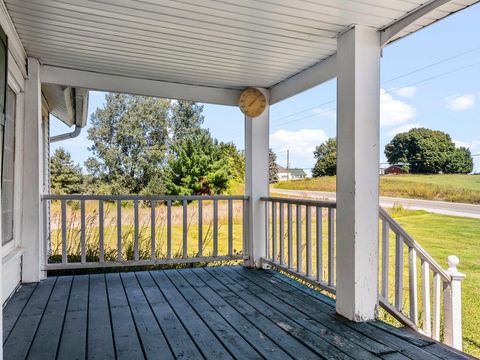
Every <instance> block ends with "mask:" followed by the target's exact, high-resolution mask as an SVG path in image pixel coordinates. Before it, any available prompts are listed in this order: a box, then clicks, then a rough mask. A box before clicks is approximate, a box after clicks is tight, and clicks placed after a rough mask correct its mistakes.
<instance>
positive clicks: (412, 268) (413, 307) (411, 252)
mask: <svg viewBox="0 0 480 360" xmlns="http://www.w3.org/2000/svg"><path fill="white" fill-rule="evenodd" d="M408 270H409V271H408V282H409V284H408V287H409V289H408V290H409V298H410V320H411V321H412V322H413V323H414V324H415V325H418V305H417V252H416V251H415V249H414V248H412V247H409V249H408Z"/></svg>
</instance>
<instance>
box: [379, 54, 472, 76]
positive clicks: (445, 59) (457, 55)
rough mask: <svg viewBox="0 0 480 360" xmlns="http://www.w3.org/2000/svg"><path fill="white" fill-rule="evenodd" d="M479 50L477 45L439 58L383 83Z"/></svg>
mask: <svg viewBox="0 0 480 360" xmlns="http://www.w3.org/2000/svg"><path fill="white" fill-rule="evenodd" d="M478 50H480V47H476V48H473V49H470V50H467V51H464V52H462V53H459V54H456V55H453V56H450V57H448V58H444V59H442V60H439V61H437V62H434V63H432V64H429V65H425V66H422V67H419V68H417V69H415V70H412V71H410V72H407V73H404V74H402V75H399V76H396V77H394V78H391V79H388V80H386V81H384V82H383V84H388V83H389V82H392V81H395V80H397V79H400V78H403V77H405V76H409V75H412V74H415V73H417V72H419V71H423V70H426V69H429V68H431V67H433V66H436V65H439V64H443V63H445V62H447V61H450V60H453V59H456V58H458V57H460V56H463V55H466V54H470V53H472V52H475V51H478Z"/></svg>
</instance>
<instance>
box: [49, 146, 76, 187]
mask: <svg viewBox="0 0 480 360" xmlns="http://www.w3.org/2000/svg"><path fill="white" fill-rule="evenodd" d="M50 182H51V192H52V194H81V193H82V190H83V175H82V170H81V168H80V166H79V165H77V164H75V163H74V162H73V160H72V156H71V155H70V153H69V152H68V151H66V150H65V149H64V148H58V149H57V150H55V152H54V153H53V156H52V157H51V158H50Z"/></svg>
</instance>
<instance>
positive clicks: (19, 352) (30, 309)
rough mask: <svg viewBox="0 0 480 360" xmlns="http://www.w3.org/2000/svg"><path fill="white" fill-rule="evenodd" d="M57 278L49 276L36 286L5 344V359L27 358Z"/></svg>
mask: <svg viewBox="0 0 480 360" xmlns="http://www.w3.org/2000/svg"><path fill="white" fill-rule="evenodd" d="M56 280H57V279H56V278H48V279H47V280H45V281H43V282H41V283H39V284H38V286H37V287H36V288H35V290H34V292H33V294H32V296H31V297H30V299H29V300H28V303H27V305H25V308H24V309H23V311H22V313H21V314H20V317H19V318H18V321H17V323H16V324H15V326H14V327H13V329H12V331H11V332H10V336H9V337H8V338H7V341H6V342H5V343H4V344H3V357H4V359H5V360H7V359H25V358H26V357H27V354H28V351H29V350H30V346H31V345H32V341H33V340H34V338H35V334H36V332H37V328H38V324H39V323H40V320H41V319H42V316H43V312H44V311H45V307H46V306H47V303H48V299H49V298H50V294H51V293H52V289H53V286H54V285H55V282H56Z"/></svg>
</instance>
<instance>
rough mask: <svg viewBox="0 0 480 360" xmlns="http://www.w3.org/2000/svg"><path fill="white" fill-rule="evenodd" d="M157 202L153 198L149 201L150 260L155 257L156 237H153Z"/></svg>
mask: <svg viewBox="0 0 480 360" xmlns="http://www.w3.org/2000/svg"><path fill="white" fill-rule="evenodd" d="M156 209H157V202H156V201H155V200H152V201H150V258H151V259H152V260H155V259H156V257H157V256H156V246H155V245H156V244H155V243H156V239H155V237H156V236H155V231H156V227H157V226H156V224H155V221H156V219H155V216H156Z"/></svg>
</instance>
